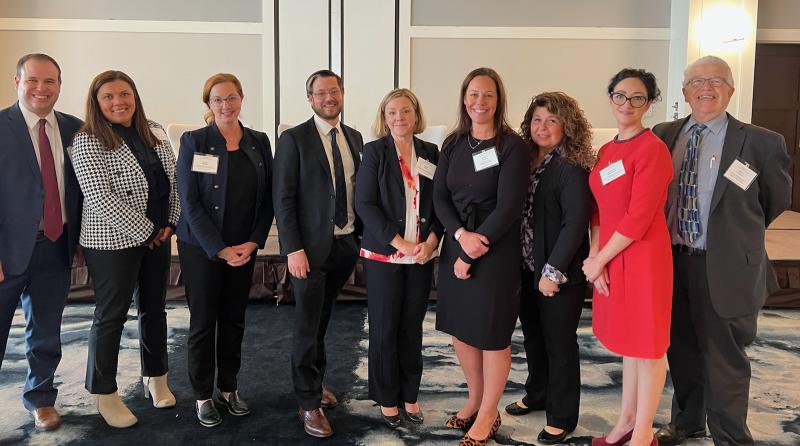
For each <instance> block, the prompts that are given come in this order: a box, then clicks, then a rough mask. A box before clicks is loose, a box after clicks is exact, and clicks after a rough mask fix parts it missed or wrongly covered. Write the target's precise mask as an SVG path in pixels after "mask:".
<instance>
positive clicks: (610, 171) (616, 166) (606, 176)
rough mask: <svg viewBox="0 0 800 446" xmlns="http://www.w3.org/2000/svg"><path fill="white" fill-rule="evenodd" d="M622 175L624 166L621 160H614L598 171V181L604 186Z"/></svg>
mask: <svg viewBox="0 0 800 446" xmlns="http://www.w3.org/2000/svg"><path fill="white" fill-rule="evenodd" d="M623 175H625V166H624V165H623V164H622V160H619V161H615V162H613V163H611V164H609V165H608V166H607V167H606V168H605V169H603V170H601V171H600V181H601V182H602V183H603V186H605V185H606V184H608V183H610V182H612V181H614V180H616V179H617V178H619V177H621V176H623Z"/></svg>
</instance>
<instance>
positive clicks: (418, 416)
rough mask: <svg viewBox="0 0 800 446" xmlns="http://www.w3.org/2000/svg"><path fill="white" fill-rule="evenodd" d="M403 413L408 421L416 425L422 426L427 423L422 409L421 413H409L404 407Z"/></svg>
mask: <svg viewBox="0 0 800 446" xmlns="http://www.w3.org/2000/svg"><path fill="white" fill-rule="evenodd" d="M403 413H404V414H406V418H408V421H410V422H412V423H414V424H422V422H423V421H425V416H424V415H423V414H422V409H420V410H419V412H409V411H407V410H406V409H405V407H404V408H403Z"/></svg>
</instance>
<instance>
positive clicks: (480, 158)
mask: <svg viewBox="0 0 800 446" xmlns="http://www.w3.org/2000/svg"><path fill="white" fill-rule="evenodd" d="M472 163H473V164H474V165H475V172H480V171H481V170H485V169H488V168H490V167H494V166H499V165H500V160H498V159H497V150H495V148H494V146H492V147H488V148H486V149H483V150H481V151H479V152H475V153H473V154H472Z"/></svg>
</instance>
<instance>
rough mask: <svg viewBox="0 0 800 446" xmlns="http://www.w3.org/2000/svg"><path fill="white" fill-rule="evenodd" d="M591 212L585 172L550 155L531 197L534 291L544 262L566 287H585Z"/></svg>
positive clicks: (563, 159) (587, 173) (587, 178)
mask: <svg viewBox="0 0 800 446" xmlns="http://www.w3.org/2000/svg"><path fill="white" fill-rule="evenodd" d="M591 209H592V192H591V191H590V189H589V171H587V170H586V169H584V168H583V167H581V166H578V165H575V164H572V163H570V162H569V161H568V160H566V159H565V158H564V157H562V156H560V155H558V154H554V155H553V159H551V160H550V163H549V164H548V165H547V167H546V168H545V170H544V172H542V176H541V178H540V179H539V184H538V185H537V186H536V194H535V195H534V197H533V264H534V267H535V271H534V276H535V280H536V282H535V283H534V284H533V286H534V288H535V289H538V284H539V279H541V276H542V269H543V268H544V265H545V264H546V263H549V264H550V265H551V266H552V267H554V268H555V269H557V270H559V271H561V272H562V273H563V274H565V275H566V276H567V284H584V285H585V284H586V276H585V275H584V274H583V261H584V259H586V257H588V255H589V221H590V216H591Z"/></svg>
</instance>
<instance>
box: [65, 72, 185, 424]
mask: <svg viewBox="0 0 800 446" xmlns="http://www.w3.org/2000/svg"><path fill="white" fill-rule="evenodd" d="M70 156H71V157H72V164H73V166H74V167H75V175H76V177H77V178H78V183H79V184H80V187H81V191H82V192H83V195H84V206H83V218H82V223H81V235H80V244H81V246H83V248H84V255H85V258H86V266H87V267H88V269H89V276H90V277H91V280H92V287H93V288H94V294H95V302H96V307H95V311H94V321H93V322H92V329H91V331H90V332H89V357H88V361H87V365H86V390H88V391H89V392H90V393H92V394H95V395H96V398H97V410H98V412H100V415H101V416H102V417H103V419H104V420H105V421H106V423H108V425H109V426H112V427H118V428H123V427H129V426H132V425H134V424H136V422H137V419H136V417H135V416H134V415H133V413H131V411H130V410H129V409H128V408H127V407H126V406H125V404H123V402H122V400H121V399H120V397H119V395H118V393H117V382H116V375H117V362H118V358H119V348H120V338H121V336H122V329H123V326H124V324H125V320H126V319H127V316H128V310H129V308H130V306H131V297H133V298H134V299H135V301H136V308H137V310H138V313H139V350H140V356H141V373H142V379H143V381H144V382H143V384H144V392H145V397H148V396H150V395H151V394H152V397H153V406H155V407H157V408H166V407H172V406H174V405H175V397H174V396H173V394H172V392H170V390H169V388H168V387H167V369H168V367H167V313H166V311H165V310H164V306H165V299H166V289H167V278H168V276H169V263H170V237H172V234H173V229H174V228H175V224H176V223H177V221H178V216H179V214H180V206H179V204H178V189H177V185H176V182H175V155H174V153H173V152H172V147H171V146H170V144H169V141H168V140H167V135H166V133H164V129H163V128H161V126H160V125H159V124H156V123H155V122H153V121H148V120H147V118H146V117H145V113H144V109H143V108H142V101H141V99H140V98H139V93H138V91H137V90H136V85H135V84H134V83H133V79H131V78H130V77H129V76H128V75H127V74H125V73H123V72H121V71H112V70H110V71H105V72H103V73H100V74H98V75H97V76H96V77H95V78H94V80H93V81H92V84H91V86H90V87H89V95H88V98H87V100H86V123H85V124H84V125H83V127H82V128H81V130H80V131H79V132H78V133H77V134H76V135H75V137H74V139H73V140H72V148H71V149H70ZM135 290H138V292H136V293H134V291H135Z"/></svg>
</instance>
